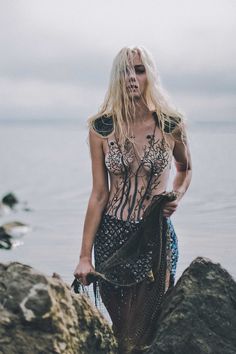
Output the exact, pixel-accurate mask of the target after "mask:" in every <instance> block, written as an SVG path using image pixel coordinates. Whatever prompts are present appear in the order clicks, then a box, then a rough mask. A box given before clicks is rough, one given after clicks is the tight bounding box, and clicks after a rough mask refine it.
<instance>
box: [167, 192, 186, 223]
mask: <svg viewBox="0 0 236 354" xmlns="http://www.w3.org/2000/svg"><path fill="white" fill-rule="evenodd" d="M173 193H174V194H175V195H176V199H175V200H172V201H169V202H166V203H165V204H164V207H163V216H165V217H167V218H168V217H170V216H171V215H172V214H173V213H174V212H175V211H176V209H177V207H178V205H179V201H180V199H181V198H182V196H183V193H180V192H178V191H173Z"/></svg>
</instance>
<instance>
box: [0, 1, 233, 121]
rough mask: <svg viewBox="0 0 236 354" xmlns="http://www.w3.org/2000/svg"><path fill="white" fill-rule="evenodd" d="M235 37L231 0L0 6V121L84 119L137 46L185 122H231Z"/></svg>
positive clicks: (7, 3)
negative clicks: (124, 54)
mask: <svg viewBox="0 0 236 354" xmlns="http://www.w3.org/2000/svg"><path fill="white" fill-rule="evenodd" d="M235 34H236V1H235V0H198V1H193V0H178V1H176V0H161V1H159V0H146V1H141V0H135V1H134V0H126V1H125V0H86V1H85V0H83V1H82V0H38V1H37V0H10V1H7V0H0V45H1V56H0V97H1V99H0V120H1V119H2V120H6V119H9V120H10V119H14V120H15V119H17V120H21V119H35V120H36V119H68V120H70V119H76V120H79V121H81V122H84V121H86V120H87V118H88V117H89V116H91V115H93V114H95V113H96V112H97V111H98V109H99V107H100V105H101V104H102V101H103V98H104V96H105V93H106V89H107V87H108V82H109V75H110V70H111V65H112V61H113V59H114V57H115V55H116V54H117V53H118V51H119V50H120V49H121V48H122V47H124V46H129V45H142V46H144V47H146V48H147V49H148V50H149V51H150V52H151V53H152V55H153V56H154V59H155V62H156V65H157V68H158V73H159V75H160V79H161V82H162V86H163V87H164V89H165V90H166V92H167V93H168V95H169V97H170V100H171V102H172V103H173V104H174V105H175V106H176V107H177V108H178V109H179V110H180V111H182V112H183V113H185V115H186V117H187V119H188V120H190V121H193V122H202V121H224V122H228V121H235V122H236V116H235V110H236V60H235V57H236V55H235V54H236V44H235V39H234V37H235Z"/></svg>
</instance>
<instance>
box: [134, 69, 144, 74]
mask: <svg viewBox="0 0 236 354" xmlns="http://www.w3.org/2000/svg"><path fill="white" fill-rule="evenodd" d="M135 73H136V74H143V73H145V68H144V67H141V68H135Z"/></svg>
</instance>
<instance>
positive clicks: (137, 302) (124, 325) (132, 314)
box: [94, 214, 178, 354]
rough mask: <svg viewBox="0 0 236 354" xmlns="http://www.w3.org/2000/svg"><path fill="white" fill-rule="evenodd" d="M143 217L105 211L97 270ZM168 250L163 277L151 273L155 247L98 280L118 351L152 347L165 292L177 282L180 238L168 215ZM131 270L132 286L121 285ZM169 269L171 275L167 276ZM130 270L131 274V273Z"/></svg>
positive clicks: (98, 237) (98, 239)
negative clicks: (127, 218)
mask: <svg viewBox="0 0 236 354" xmlns="http://www.w3.org/2000/svg"><path fill="white" fill-rule="evenodd" d="M142 223H143V220H142V219H141V220H138V221H135V222H134V221H125V220H120V219H117V218H116V217H114V216H111V215H108V214H103V216H102V219H101V222H100V225H99V228H98V231H97V233H96V236H95V240H94V257H95V270H96V271H97V272H102V266H103V264H104V262H106V261H107V260H108V259H109V258H111V257H112V256H113V255H114V253H116V252H117V250H119V249H120V248H121V247H123V246H124V245H125V244H126V243H127V242H128V240H129V238H130V237H131V236H132V235H133V234H134V233H135V232H136V231H138V230H139V228H140V227H142ZM165 223H166V225H167V227H166V230H165V238H166V242H165V250H164V251H163V256H162V257H161V261H160V276H161V278H162V279H161V281H160V279H159V282H158V284H157V282H156V281H155V279H154V278H153V274H152V248H151V246H150V247H149V251H146V252H144V253H142V252H140V256H139V258H138V259H137V258H135V259H132V258H131V259H129V260H128V261H127V262H126V263H124V262H121V264H120V265H119V264H118V266H117V267H115V268H114V270H113V271H112V272H111V273H110V280H111V282H107V281H104V280H99V281H98V288H99V297H101V300H102V302H103V303H104V305H105V307H106V309H107V311H108V313H109V315H110V317H111V320H112V326H113V331H114V334H115V336H116V337H117V340H118V343H119V353H122V354H125V353H138V352H140V353H141V352H142V350H145V349H147V348H148V347H149V345H150V343H151V340H152V336H153V333H154V332H155V323H156V320H157V316H158V314H159V311H160V307H161V302H162V297H163V294H165V292H166V291H167V290H168V288H170V287H171V286H173V285H174V282H175V273H176V266H177V261H178V240H177V237H176V234H175V231H174V228H173V225H172V223H171V220H170V219H169V218H165ZM126 272H129V277H131V278H132V279H133V285H132V286H120V285H117V284H120V283H122V276H124V274H126ZM167 272H168V276H167ZM130 274H131V275H130Z"/></svg>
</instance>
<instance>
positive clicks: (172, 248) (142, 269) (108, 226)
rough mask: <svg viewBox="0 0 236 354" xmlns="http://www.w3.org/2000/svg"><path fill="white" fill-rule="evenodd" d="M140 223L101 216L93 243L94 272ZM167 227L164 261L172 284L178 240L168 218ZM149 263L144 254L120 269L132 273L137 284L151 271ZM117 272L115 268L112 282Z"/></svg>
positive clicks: (146, 255) (147, 256)
mask: <svg viewBox="0 0 236 354" xmlns="http://www.w3.org/2000/svg"><path fill="white" fill-rule="evenodd" d="M142 222H143V220H142V219H141V220H138V221H126V220H120V219H117V218H116V217H114V216H112V215H109V214H103V216H102V219H101V223H100V226H99V228H98V231H97V233H96V236H95V242H94V258H95V269H96V271H98V272H99V271H100V265H101V264H102V263H103V262H105V261H106V260H107V259H109V258H110V257H111V256H112V255H113V254H114V253H115V252H116V251H117V250H118V249H119V248H121V247H122V246H123V245H124V244H125V243H126V242H127V241H128V239H129V237H130V236H131V235H132V233H134V232H136V231H137V230H138V228H139V227H140V226H141V224H142ZM167 225H168V227H167V232H166V238H167V243H166V255H167V259H166V261H167V269H168V270H169V272H170V279H171V283H172V284H173V283H174V281H175V274H176V267H177V262H178V257H179V251H178V239H177V236H176V233H175V230H174V227H173V224H172V222H171V219H170V218H167ZM151 261H152V256H151V254H144V255H141V256H140V258H139V260H138V261H136V262H133V263H132V262H127V263H126V264H121V265H120V267H121V268H122V267H126V268H127V269H129V272H130V271H132V274H133V277H134V279H135V280H136V282H137V283H138V282H140V281H142V280H143V279H144V278H145V277H146V275H147V274H148V272H149V271H150V270H151V267H152V264H151ZM118 272H119V269H117V268H116V273H114V274H113V275H112V276H113V280H114V281H117V280H118V279H119V274H118ZM121 273H124V269H122V272H121Z"/></svg>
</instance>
